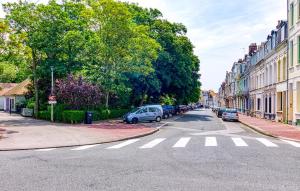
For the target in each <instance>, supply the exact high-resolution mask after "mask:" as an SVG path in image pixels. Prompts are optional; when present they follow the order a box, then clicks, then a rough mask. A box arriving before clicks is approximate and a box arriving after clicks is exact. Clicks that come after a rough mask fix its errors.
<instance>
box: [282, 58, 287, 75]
mask: <svg viewBox="0 0 300 191" xmlns="http://www.w3.org/2000/svg"><path fill="white" fill-rule="evenodd" d="M282 73H283V80H286V73H287V71H286V58H285V57H284V58H283V63H282Z"/></svg>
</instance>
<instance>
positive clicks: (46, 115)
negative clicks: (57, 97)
mask: <svg viewBox="0 0 300 191" xmlns="http://www.w3.org/2000/svg"><path fill="white" fill-rule="evenodd" d="M38 118H39V119H44V120H51V112H50V111H39V114H38Z"/></svg>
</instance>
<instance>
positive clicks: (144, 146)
mask: <svg viewBox="0 0 300 191" xmlns="http://www.w3.org/2000/svg"><path fill="white" fill-rule="evenodd" d="M164 140H165V138H158V139H154V140H153V141H150V142H149V143H147V144H145V145H143V146H141V147H140V149H150V148H153V147H155V146H156V145H158V144H159V143H161V142H163V141H164Z"/></svg>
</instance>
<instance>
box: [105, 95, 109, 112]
mask: <svg viewBox="0 0 300 191" xmlns="http://www.w3.org/2000/svg"><path fill="white" fill-rule="evenodd" d="M105 99H106V101H105V107H106V109H108V99H109V92H107V93H106V97H105Z"/></svg>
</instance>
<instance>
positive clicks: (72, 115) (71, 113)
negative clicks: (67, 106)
mask: <svg viewBox="0 0 300 191" xmlns="http://www.w3.org/2000/svg"><path fill="white" fill-rule="evenodd" d="M84 117H85V112H84V111H77V110H66V111H63V113H62V118H63V122H66V123H72V124H75V123H82V122H83V120H84Z"/></svg>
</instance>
